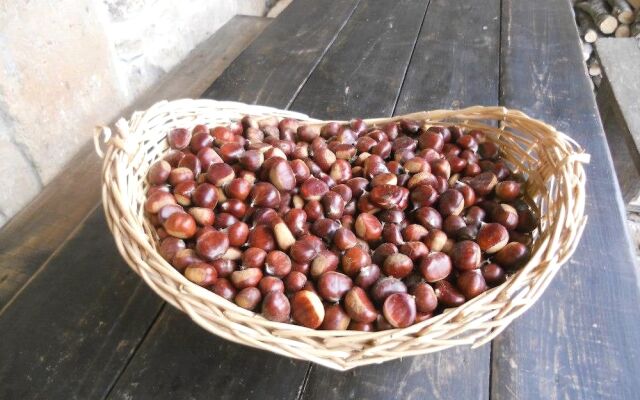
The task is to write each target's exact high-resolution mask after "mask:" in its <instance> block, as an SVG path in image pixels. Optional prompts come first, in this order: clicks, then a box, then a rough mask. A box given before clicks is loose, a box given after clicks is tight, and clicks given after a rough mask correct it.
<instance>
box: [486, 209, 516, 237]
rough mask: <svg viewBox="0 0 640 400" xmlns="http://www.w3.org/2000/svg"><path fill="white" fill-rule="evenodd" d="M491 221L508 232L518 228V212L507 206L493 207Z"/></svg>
mask: <svg viewBox="0 0 640 400" xmlns="http://www.w3.org/2000/svg"><path fill="white" fill-rule="evenodd" d="M491 219H492V220H493V222H497V223H499V224H501V225H503V226H504V227H505V228H506V229H507V230H510V231H511V230H513V229H516V227H517V226H518V212H517V211H516V209H515V208H513V207H512V206H510V205H509V204H500V205H498V206H497V207H495V208H494V209H493V211H492V212H491Z"/></svg>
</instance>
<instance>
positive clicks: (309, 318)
mask: <svg viewBox="0 0 640 400" xmlns="http://www.w3.org/2000/svg"><path fill="white" fill-rule="evenodd" d="M291 314H292V316H293V320H294V321H295V322H297V323H298V324H300V325H302V326H306V327H307V328H311V329H316V328H318V327H319V326H320V325H321V324H322V320H324V305H323V304H322V300H320V297H318V295H317V294H315V293H313V292H310V291H308V290H301V291H299V292H297V293H296V294H294V295H293V297H292V299H291Z"/></svg>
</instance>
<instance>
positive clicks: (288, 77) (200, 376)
mask: <svg viewBox="0 0 640 400" xmlns="http://www.w3.org/2000/svg"><path fill="white" fill-rule="evenodd" d="M358 1H359V0H355V1H340V2H335V3H333V4H335V6H336V7H337V8H336V9H333V10H332V16H331V17H330V18H328V19H327V18H325V19H324V20H323V18H324V17H325V16H326V3H323V4H324V5H323V6H322V7H321V6H319V4H318V3H319V2H315V1H311V0H304V1H302V0H301V1H296V2H293V3H292V4H291V5H290V6H289V7H288V8H287V9H286V10H285V11H284V12H283V13H282V14H281V15H280V16H279V17H278V18H277V19H276V20H275V21H274V22H273V23H272V24H271V26H270V27H269V28H268V29H267V30H266V31H265V33H264V34H263V36H261V38H260V39H258V40H256V41H255V42H254V43H255V46H253V45H252V46H250V47H249V48H248V49H247V50H246V51H245V52H244V53H243V54H242V55H241V56H240V57H239V58H238V59H237V60H236V61H235V62H234V63H233V64H232V65H231V66H230V67H229V69H228V70H227V71H226V72H225V73H224V74H223V75H222V76H221V77H220V79H219V80H218V81H216V83H214V85H213V86H212V87H211V88H210V89H209V90H208V91H207V92H206V94H205V96H204V97H215V98H217V99H221V98H224V99H235V100H242V101H244V102H247V103H260V104H264V105H270V106H276V107H284V106H286V105H287V104H290V103H291V102H292V101H293V99H294V98H295V96H296V94H297V92H298V90H299V88H300V87H301V86H302V85H303V84H304V82H305V81H306V79H307V78H308V77H309V75H310V74H311V72H312V71H313V70H314V68H315V67H316V65H317V64H318V61H319V59H320V57H321V56H322V55H323V54H324V53H325V51H326V49H327V48H328V47H329V46H330V45H331V43H333V40H334V39H335V36H336V35H337V34H338V32H339V31H340V29H341V28H342V27H343V26H344V24H345V23H346V21H347V20H348V18H349V17H350V16H351V14H352V11H353V9H354V8H355V7H356V5H357V3H358ZM334 12H335V13H334ZM336 15H338V16H341V18H342V19H339V18H337V17H336ZM320 20H322V21H323V23H322V28H321V27H320V26H316V25H315V23H316V22H314V21H320ZM314 29H318V32H315V33H314V32H313V30H314ZM263 37H266V38H267V39H264V40H263ZM296 37H297V39H295V40H294V39H292V38H296ZM266 49H269V51H265V50H266ZM304 49H307V50H304ZM289 52H292V53H289ZM296 54H297V55H299V57H296ZM236 69H237V70H238V71H242V72H241V73H239V72H237V71H235V70H236ZM267 77H269V78H267ZM256 82H259V83H260V85H263V86H262V88H257V87H256V86H255V84H256ZM316 97H318V98H321V97H322V96H321V95H316ZM171 366H173V368H172V367H171ZM307 370H308V363H306V362H302V361H294V360H290V359H287V358H284V357H280V356H276V355H273V354H270V353H266V352H264V351H260V350H256V349H252V348H249V347H244V346H241V345H238V344H235V343H231V342H228V341H226V340H223V339H220V338H217V337H215V336H213V335H212V334H210V333H208V332H206V331H204V330H203V329H202V328H200V327H199V326H197V325H195V324H194V323H193V322H191V321H190V320H189V318H188V317H187V316H184V315H181V314H180V313H179V312H178V311H176V310H174V309H171V308H167V309H166V310H164V311H163V312H162V314H161V316H160V318H159V319H158V321H157V323H156V324H155V325H154V327H153V328H152V330H151V331H150V332H149V335H148V336H147V338H146V340H145V341H144V343H143V344H142V346H141V347H140V349H139V350H138V352H137V353H136V354H135V356H134V357H133V358H132V360H131V363H130V364H129V365H128V366H127V368H126V369H125V371H124V373H123V374H122V376H121V377H120V379H119V380H118V382H117V383H116V385H115V387H114V390H113V392H112V394H111V396H110V398H132V397H133V398H136V397H140V396H146V395H148V394H149V393H151V392H152V393H154V396H153V397H154V398H176V397H178V398H184V397H186V398H210V397H211V395H212V393H215V396H216V398H229V399H236V398H250V397H256V396H259V397H260V398H265V399H270V398H274V399H276V398H278V399H279V398H294V397H295V396H296V395H297V394H298V393H299V391H300V390H301V388H302V385H303V383H304V378H305V376H306V373H307ZM276 374H277V375H276ZM158 376H162V379H160V380H159V379H158ZM274 376H278V377H282V378H281V379H275V378H274ZM165 382H166V383H165Z"/></svg>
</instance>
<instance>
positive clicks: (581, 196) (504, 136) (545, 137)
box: [96, 99, 589, 370]
mask: <svg viewBox="0 0 640 400" xmlns="http://www.w3.org/2000/svg"><path fill="white" fill-rule="evenodd" d="M245 115H250V116H252V117H255V118H256V119H260V118H264V117H273V116H275V117H277V118H285V117H289V118H295V119H299V120H303V121H309V123H322V122H324V121H319V120H315V119H311V118H309V117H308V116H306V115H304V114H300V113H296V112H291V111H285V110H278V109H275V108H269V107H262V106H255V105H247V104H242V103H236V102H226V101H214V100H190V99H184V100H177V101H171V102H168V101H162V102H159V103H157V104H155V105H154V106H152V107H151V108H149V109H148V110H147V111H144V112H136V113H134V114H133V116H132V117H131V119H130V120H129V121H125V120H123V119H121V120H120V121H119V122H118V123H117V124H116V129H115V134H112V133H111V130H110V129H109V128H105V127H103V128H100V129H99V130H98V131H97V134H96V150H97V151H98V153H99V154H101V155H103V156H104V166H103V170H102V172H103V176H102V178H103V193H102V196H103V205H104V210H105V214H106V217H107V221H108V223H109V227H110V229H111V231H112V232H113V236H114V238H115V241H116V244H117V246H118V249H119V251H120V253H121V254H122V256H123V257H124V258H125V260H126V261H127V263H128V264H129V265H130V266H131V268H133V270H134V271H135V272H136V273H137V274H138V275H140V276H141V277H142V278H143V279H144V280H145V281H146V282H147V284H148V285H149V286H150V287H151V288H152V289H153V290H154V291H155V292H156V293H158V294H159V295H160V296H161V297H162V298H163V299H165V300H166V301H167V302H169V303H170V304H172V305H173V306H174V307H176V308H178V309H180V310H182V311H184V312H185V313H187V314H188V315H189V316H190V317H191V318H192V319H193V321H195V322H196V323H197V324H198V325H200V326H202V327H203V328H205V329H206V330H208V331H210V332H212V333H214V334H216V335H218V336H221V337H223V338H225V339H228V340H231V341H233V342H237V343H241V344H244V345H248V346H253V347H256V348H260V349H264V350H268V351H272V352H274V353H278V354H282V355H284V356H287V357H293V358H298V359H305V360H309V361H313V362H315V363H318V364H321V365H324V366H327V367H329V368H334V369H338V370H347V369H350V368H354V367H358V366H361V365H366V364H372V363H380V362H384V361H387V360H391V359H394V358H399V357H405V356H413V355H417V354H425V353H431V352H435V351H439V350H443V349H446V348H449V347H452V346H457V345H473V347H477V346H480V345H482V344H484V343H486V342H488V341H490V340H491V339H493V338H494V337H495V336H496V335H498V334H499V333H500V332H501V331H502V330H504V329H505V328H506V327H507V326H508V325H509V323H511V321H513V320H514V319H515V318H516V317H518V316H519V315H521V314H522V313H523V312H525V311H526V310H527V309H528V308H529V307H531V306H532V305H533V303H534V302H535V301H536V300H537V299H538V298H539V297H540V296H541V295H542V293H543V292H544V290H545V288H546V287H547V286H548V285H549V283H550V282H551V279H552V278H553V277H554V276H555V274H556V273H557V272H558V270H559V268H560V267H561V266H562V265H563V263H564V262H565V261H567V259H568V258H569V257H570V256H571V254H572V253H573V252H574V250H575V248H576V246H577V244H578V241H579V239H580V236H581V235H582V232H583V229H584V226H585V223H586V216H585V215H584V207H585V180H586V177H585V171H584V168H583V163H585V162H588V161H589V155H588V154H586V153H585V152H584V151H583V150H582V149H581V148H580V146H579V145H578V144H577V143H576V142H574V141H573V140H572V139H571V138H569V137H568V136H566V135H565V134H563V133H560V132H558V131H556V130H555V129H554V128H553V127H552V126H549V125H547V124H545V123H543V122H541V121H538V120H535V119H532V118H530V117H528V116H527V115H525V114H524V113H522V112H520V111H515V110H509V109H506V108H504V107H481V106H476V107H469V108H465V109H462V110H436V111H428V112H418V113H414V114H409V115H404V116H397V117H393V118H379V119H369V120H365V121H366V122H367V123H368V124H369V125H382V124H385V123H387V122H390V121H393V120H399V119H402V118H411V119H415V120H419V121H424V122H425V123H426V124H442V123H444V122H446V123H448V124H457V125H460V126H462V127H467V128H471V129H480V130H483V131H485V132H486V133H487V136H488V140H491V141H493V142H495V143H497V144H498V145H499V147H500V148H501V150H502V152H503V153H504V159H505V160H507V161H508V162H509V163H510V164H511V167H512V169H514V170H515V171H517V172H522V173H524V174H525V175H526V176H528V180H529V184H528V185H527V191H528V193H527V195H528V196H529V197H530V198H531V199H532V200H533V202H534V203H535V208H536V211H537V213H538V215H539V216H540V225H539V227H538V229H537V230H536V231H535V233H534V245H533V249H532V257H531V259H530V261H529V262H528V263H527V264H526V265H525V266H524V267H523V268H521V269H520V270H519V271H518V272H517V273H515V274H514V275H513V276H511V277H510V278H509V279H508V280H507V281H506V282H505V283H503V284H502V285H500V286H498V287H495V288H493V289H490V290H488V291H487V292H485V293H483V294H482V295H480V296H478V297H476V298H474V299H473V300H471V301H468V302H467V303H465V304H463V305H462V306H460V307H457V308H450V309H446V310H445V311H444V312H443V313H442V314H440V315H437V316H435V317H433V318H430V319H428V320H425V321H423V322H420V323H416V324H415V325H412V326H410V327H407V328H403V329H392V330H385V331H380V332H357V331H322V330H312V329H308V328H304V327H301V326H297V325H293V324H285V323H278V322H272V321H268V320H267V319H265V318H263V317H262V316H260V315H259V314H256V313H253V312H251V311H247V310H245V309H242V308H240V307H238V306H237V305H235V304H234V303H232V302H229V301H227V300H225V299H223V298H222V297H219V296H217V295H216V294H214V293H213V292H211V291H209V290H207V289H205V288H203V287H200V286H198V285H196V284H194V283H191V282H190V281H188V280H187V279H186V278H185V277H184V276H183V275H182V274H181V273H180V272H178V271H177V270H176V269H175V268H174V267H172V266H171V265H170V264H169V263H168V262H167V261H165V260H164V259H163V258H162V257H161V256H160V254H159V253H158V251H157V246H158V240H157V234H156V233H155V229H154V228H153V226H152V225H151V224H150V223H149V221H148V220H147V218H146V217H145V213H144V203H145V198H146V196H145V193H146V189H147V187H148V183H147V182H146V176H147V171H148V169H149V167H150V165H151V164H152V163H154V162H155V161H157V160H158V159H160V158H161V157H162V156H163V154H164V153H165V152H166V151H167V150H168V149H169V147H168V144H167V140H166V135H167V133H168V132H169V131H170V130H171V129H172V128H175V127H186V128H189V127H193V126H195V125H197V124H205V125H208V126H216V125H224V124H228V123H229V122H231V121H236V120H239V119H240V118H242V117H243V116H245ZM100 139H102V140H104V141H105V142H106V143H108V145H107V148H106V151H105V152H104V154H103V152H102V151H101V149H100V146H99V140H100Z"/></svg>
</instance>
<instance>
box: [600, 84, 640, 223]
mask: <svg viewBox="0 0 640 400" xmlns="http://www.w3.org/2000/svg"><path fill="white" fill-rule="evenodd" d="M630 84H633V83H631V82H630ZM596 101H597V102H598V109H599V110H600V115H601V116H602V125H603V126H604V131H605V133H606V135H607V143H608V144H609V150H610V151H611V158H612V160H613V166H614V169H615V173H616V177H617V178H618V183H619V185H620V191H621V192H622V198H623V199H624V202H625V204H626V207H627V209H628V210H630V211H636V212H638V211H640V153H638V148H637V147H636V143H635V141H634V140H633V136H632V135H631V133H630V132H629V125H627V120H626V119H625V116H624V115H623V114H622V112H621V110H620V107H619V106H618V103H617V102H616V96H615V94H614V92H613V90H612V88H611V84H610V83H609V81H608V80H607V79H604V80H603V81H602V83H601V85H600V87H599V88H598V93H597V95H596Z"/></svg>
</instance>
